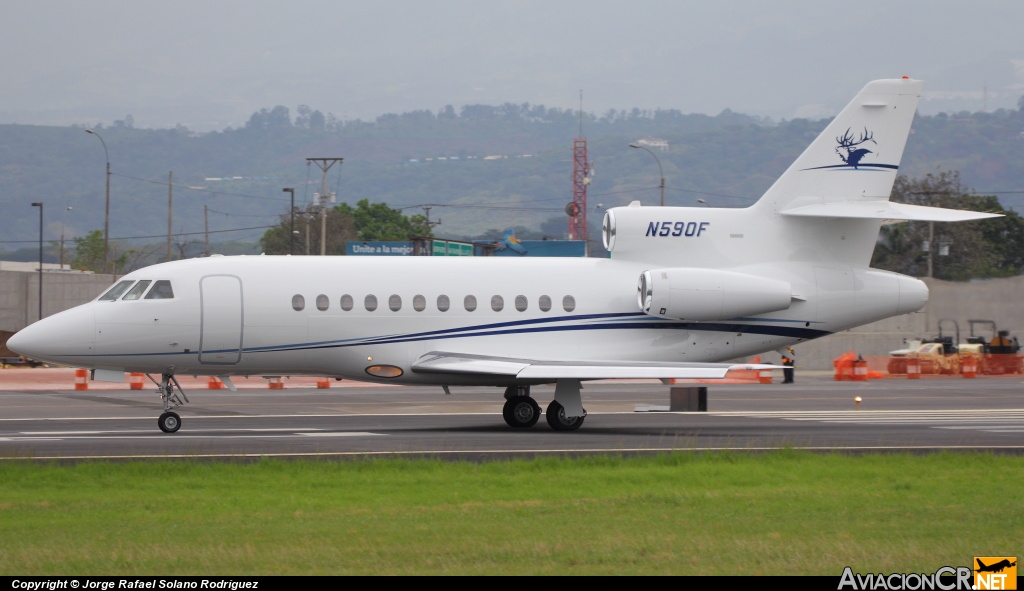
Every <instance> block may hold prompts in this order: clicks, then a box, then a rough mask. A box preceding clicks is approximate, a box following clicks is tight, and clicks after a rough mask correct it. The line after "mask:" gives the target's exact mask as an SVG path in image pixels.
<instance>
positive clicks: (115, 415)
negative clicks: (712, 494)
mask: <svg viewBox="0 0 1024 591" xmlns="http://www.w3.org/2000/svg"><path fill="white" fill-rule="evenodd" d="M7 371H13V370H7ZM7 375H11V374H7ZM98 384H99V383H96V382H94V383H92V384H91V386H90V389H89V390H87V391H74V390H71V389H67V387H63V388H61V389H56V388H47V387H46V386H45V385H44V386H43V387H42V388H40V387H39V386H35V387H34V388H33V387H28V386H25V385H19V384H18V383H12V382H11V380H6V381H5V380H4V373H3V372H0V460H10V459H76V458H141V457H153V458H175V457H261V456H296V457H297V456H338V457H345V456H373V455H412V456H436V457H458V458H470V459H484V458H497V457H511V456H529V455H542V454H552V453H554V454H562V455H569V454H580V453H592V452H614V453H647V452H661V451H668V450H719V449H735V450H761V449H776V448H782V447H789V448H796V449H814V450H849V451H867V450H940V449H951V450H954V449H978V450H997V451H1002V452H1010V453H1020V452H1021V451H1024V379H1021V378H1020V377H1010V378H999V379H996V378H980V377H979V378H977V379H962V378H946V379H942V378H936V379H921V380H906V379H904V380H899V379H887V380H872V381H868V382H836V381H834V380H833V378H832V376H831V374H824V373H822V374H817V375H800V374H798V380H797V383H795V384H779V383H776V384H770V385H768V384H720V385H714V384H712V385H708V411H707V412H662V411H651V410H646V411H644V409H651V408H658V407H661V408H664V407H666V406H667V405H668V404H669V386H666V385H662V384H660V383H658V382H654V381H651V382H645V381H599V382H590V383H585V385H584V391H583V397H584V398H583V400H584V407H585V408H586V409H587V412H588V416H587V418H586V421H585V423H584V424H583V426H582V428H581V429H580V430H579V431H575V432H557V431H553V430H552V429H551V428H550V427H548V425H547V424H546V423H545V421H544V419H543V418H542V419H541V420H540V421H539V422H538V423H537V425H536V426H535V427H533V428H530V429H523V430H518V429H511V428H509V427H508V426H506V425H505V423H504V421H503V420H502V418H501V407H502V403H503V402H504V400H503V398H502V396H501V390H500V389H497V388H452V389H451V392H452V394H451V395H450V396H446V395H445V394H444V392H443V391H442V390H441V388H437V387H430V388H428V387H389V386H369V385H357V384H355V383H349V382H343V383H341V384H340V386H341V387H339V385H338V384H335V385H334V386H333V387H332V388H330V389H317V388H316V387H315V385H314V384H313V383H312V382H309V383H304V384H300V383H292V384H289V385H288V386H287V387H286V388H285V389H283V390H269V389H266V388H256V387H249V388H240V389H239V391H238V392H230V391H228V390H206V389H203V388H190V387H189V386H186V385H185V384H183V386H185V387H186V393H187V395H188V396H189V398H190V399H191V403H190V404H187V405H185V406H183V407H180V408H178V409H176V410H177V412H178V413H179V414H180V415H181V419H182V427H181V430H180V431H178V432H177V433H174V434H165V433H163V432H161V431H160V430H159V429H158V428H157V420H156V419H157V416H158V415H159V414H160V412H161V407H160V404H159V398H158V396H157V395H156V394H155V391H154V388H153V387H151V385H148V384H147V386H146V387H145V389H144V390H128V389H126V388H125V387H123V386H122V387H119V388H118V389H114V390H104V389H98ZM680 385H694V384H680ZM702 385H707V384H702ZM100 387H102V386H100ZM533 395H534V397H535V398H536V399H537V401H538V402H539V403H540V404H541V407H542V408H544V407H545V406H546V405H547V402H548V401H550V400H551V398H552V396H553V388H550V387H535V388H534V389H533ZM858 396H859V397H860V398H861V399H862V402H861V403H860V408H859V409H857V407H856V404H855V402H854V398H855V397H858ZM638 409H640V411H639V412H638Z"/></svg>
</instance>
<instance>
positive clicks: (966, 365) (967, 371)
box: [960, 355, 978, 378]
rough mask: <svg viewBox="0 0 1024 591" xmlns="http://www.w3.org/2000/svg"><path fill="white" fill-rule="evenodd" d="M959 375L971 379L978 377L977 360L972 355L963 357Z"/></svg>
mask: <svg viewBox="0 0 1024 591" xmlns="http://www.w3.org/2000/svg"><path fill="white" fill-rule="evenodd" d="M960 374H961V375H963V376H964V377H965V378H973V377H975V376H977V375H978V360H977V359H975V357H974V355H965V356H964V358H963V362H962V363H961V364H960Z"/></svg>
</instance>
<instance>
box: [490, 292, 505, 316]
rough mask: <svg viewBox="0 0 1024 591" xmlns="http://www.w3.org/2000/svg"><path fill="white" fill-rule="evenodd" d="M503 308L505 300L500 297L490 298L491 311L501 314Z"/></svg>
mask: <svg viewBox="0 0 1024 591" xmlns="http://www.w3.org/2000/svg"><path fill="white" fill-rule="evenodd" d="M504 308H505V298H503V297H501V296H500V295H496V296H491V309H492V310H494V311H495V312H501V311H502V310H503V309H504Z"/></svg>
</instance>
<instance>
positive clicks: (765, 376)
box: [757, 369, 772, 384]
mask: <svg viewBox="0 0 1024 591" xmlns="http://www.w3.org/2000/svg"><path fill="white" fill-rule="evenodd" d="M757 382H758V383H759V384H770V383H772V370H770V369H762V370H761V371H759V372H758V374H757Z"/></svg>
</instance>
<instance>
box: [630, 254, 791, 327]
mask: <svg viewBox="0 0 1024 591" xmlns="http://www.w3.org/2000/svg"><path fill="white" fill-rule="evenodd" d="M792 293H793V291H792V288H791V287H790V284H789V283H787V282H785V281H779V280H777V279H768V278H766V277H758V276H756V275H749V274H747V273H737V272H735V271H721V270H718V269H699V268H687V267H680V268H674V269H652V270H650V271H644V272H643V274H641V275H640V284H639V286H638V289H637V302H638V303H639V305H640V309H641V310H643V312H644V313H645V314H649V315H651V316H657V317H659V318H673V319H680V320H727V319H730V318H737V317H741V316H754V315H757V314H765V313H767V312H776V311H778V310H785V309H787V308H789V304H790V301H791V299H792Z"/></svg>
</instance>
